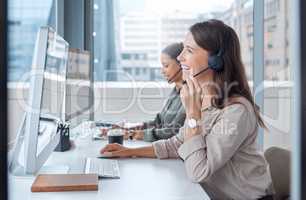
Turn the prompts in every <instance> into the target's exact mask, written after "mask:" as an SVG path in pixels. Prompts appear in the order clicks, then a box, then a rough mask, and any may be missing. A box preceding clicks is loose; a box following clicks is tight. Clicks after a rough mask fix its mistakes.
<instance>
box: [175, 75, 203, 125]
mask: <svg viewBox="0 0 306 200" xmlns="http://www.w3.org/2000/svg"><path fill="white" fill-rule="evenodd" d="M201 95H202V88H201V87H200V85H199V83H198V81H197V80H196V79H195V78H194V77H190V76H187V77H186V84H184V85H183V87H182V90H181V93H180V96H181V100H182V104H183V106H184V107H185V111H186V118H187V119H191V118H193V119H196V120H199V119H201V106H202V98H201Z"/></svg>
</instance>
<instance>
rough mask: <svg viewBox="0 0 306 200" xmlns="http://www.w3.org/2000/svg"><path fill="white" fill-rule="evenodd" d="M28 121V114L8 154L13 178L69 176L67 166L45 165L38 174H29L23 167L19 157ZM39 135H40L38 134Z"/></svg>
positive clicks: (9, 168)
mask: <svg viewBox="0 0 306 200" xmlns="http://www.w3.org/2000/svg"><path fill="white" fill-rule="evenodd" d="M25 121H26V113H25V114H24V116H23V118H22V121H21V124H20V127H19V129H18V134H17V137H16V140H15V144H14V147H13V149H12V151H11V152H9V153H8V170H9V172H10V174H11V175H13V176H23V177H33V176H36V175H37V174H67V173H68V171H69V166H67V165H45V166H42V167H41V169H40V170H39V171H38V173H36V174H27V173H26V172H25V168H24V166H23V165H21V164H20V163H19V162H18V160H19V155H20V152H21V146H22V143H23V141H24V132H25V131H24V128H25ZM37 134H38V133H37Z"/></svg>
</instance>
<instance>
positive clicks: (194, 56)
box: [177, 32, 213, 80]
mask: <svg viewBox="0 0 306 200" xmlns="http://www.w3.org/2000/svg"><path fill="white" fill-rule="evenodd" d="M208 56H209V53H208V51H206V50H205V49H203V48H201V47H200V46H198V45H197V43H196V42H195V41H194V39H193V36H192V34H191V33H190V32H189V33H188V34H187V35H186V37H185V40H184V49H183V51H182V52H181V54H180V55H179V56H178V57H177V58H178V60H179V61H180V64H181V65H182V68H183V79H184V80H185V79H186V76H190V75H195V74H197V73H198V72H200V71H201V70H203V69H205V68H207V67H208ZM204 73H205V77H212V73H213V72H212V70H210V69H209V70H207V71H205V72H203V74H201V75H199V76H198V77H200V76H201V77H204Z"/></svg>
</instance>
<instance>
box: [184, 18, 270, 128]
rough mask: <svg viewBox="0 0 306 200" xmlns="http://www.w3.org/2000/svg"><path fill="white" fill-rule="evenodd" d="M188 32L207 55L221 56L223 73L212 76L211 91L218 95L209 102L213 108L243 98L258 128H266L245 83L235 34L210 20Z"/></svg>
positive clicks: (223, 25)
mask: <svg viewBox="0 0 306 200" xmlns="http://www.w3.org/2000/svg"><path fill="white" fill-rule="evenodd" d="M190 32H191V34H192V36H193V38H194V40H195V42H196V43H197V44H198V45H199V46H200V47H202V48H203V49H205V50H206V51H208V52H209V53H210V55H214V54H217V53H218V52H219V51H220V50H221V52H222V55H221V58H222V60H223V70H222V71H216V72H215V73H214V77H213V81H214V83H215V84H216V86H217V87H218V88H215V87H213V90H214V91H215V93H216V94H217V95H216V96H215V97H213V98H212V105H213V106H215V107H217V108H224V107H225V106H226V105H227V103H228V102H227V101H228V100H229V98H231V97H236V96H242V97H245V98H246V99H247V100H248V101H249V102H250V103H251V104H252V106H253V109H254V111H255V114H256V118H257V122H258V124H259V125H260V126H261V127H264V128H266V126H265V124H264V121H263V120H262V118H261V116H260V114H259V107H258V106H257V105H256V104H255V102H254V100H253V96H252V93H251V90H250V88H249V85H248V82H247V77H246V73H245V68H244V65H243V63H242V59H241V52H240V44H239V39H238V36H237V34H236V33H235V31H234V30H233V29H232V28H231V27H229V26H227V25H226V24H224V23H223V22H222V21H220V20H216V19H211V20H208V21H204V22H201V23H196V24H194V25H192V26H191V27H190Z"/></svg>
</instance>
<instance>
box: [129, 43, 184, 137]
mask: <svg viewBox="0 0 306 200" xmlns="http://www.w3.org/2000/svg"><path fill="white" fill-rule="evenodd" d="M182 50H183V43H173V44H170V45H168V46H167V47H165V48H164V49H163V50H162V52H161V56H160V60H161V64H162V70H161V72H162V74H163V75H164V77H165V78H166V79H167V81H168V83H169V84H170V83H174V84H175V87H174V88H173V90H172V91H171V93H170V95H169V98H168V100H167V102H166V104H165V106H164V107H163V109H162V110H161V112H159V113H158V114H157V115H156V116H155V118H154V120H151V121H147V122H143V123H142V125H139V126H137V127H133V128H130V129H128V130H126V133H125V135H126V138H127V137H130V138H133V139H137V140H145V141H148V142H152V141H156V140H160V139H168V138H170V137H172V136H174V135H176V134H177V133H178V131H179V129H180V128H181V127H182V126H183V124H184V121H185V117H186V114H185V109H184V107H183V105H182V102H181V99H180V90H181V87H182V81H183V79H182V68H181V66H180V64H179V61H178V60H177V57H178V55H179V54H180V53H181V52H182Z"/></svg>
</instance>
